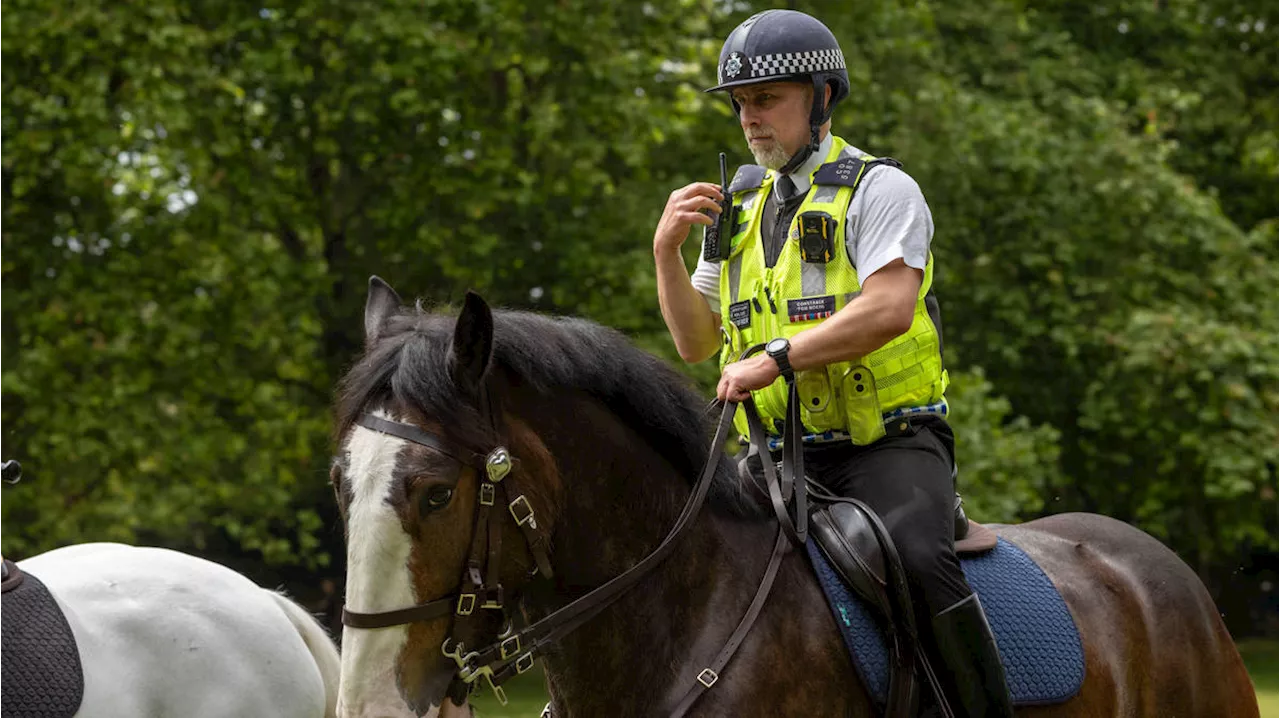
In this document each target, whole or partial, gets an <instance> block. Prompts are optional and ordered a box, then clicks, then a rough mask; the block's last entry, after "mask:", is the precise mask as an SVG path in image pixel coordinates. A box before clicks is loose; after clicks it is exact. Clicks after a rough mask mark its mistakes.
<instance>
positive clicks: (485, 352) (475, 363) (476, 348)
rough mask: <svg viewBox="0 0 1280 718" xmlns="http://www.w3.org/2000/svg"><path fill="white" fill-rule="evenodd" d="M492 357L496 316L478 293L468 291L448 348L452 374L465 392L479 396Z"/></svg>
mask: <svg viewBox="0 0 1280 718" xmlns="http://www.w3.org/2000/svg"><path fill="white" fill-rule="evenodd" d="M492 354H493V313H492V312H491V311H489V305H488V304H486V303H485V301H484V299H481V298H480V295H479V294H476V293H475V292H471V291H468V292H467V298H466V299H465V300H464V301H463V304H462V312H461V313H460V314H458V323H457V324H456V325H454V328H453V344H452V345H450V346H449V372H450V373H451V374H452V375H453V381H454V382H455V383H456V384H457V385H458V386H459V387H461V388H462V389H463V390H465V391H467V392H469V393H471V394H473V395H478V394H479V391H480V382H481V380H482V379H483V378H484V373H485V370H486V369H488V368H489V357H490V356H491V355H492Z"/></svg>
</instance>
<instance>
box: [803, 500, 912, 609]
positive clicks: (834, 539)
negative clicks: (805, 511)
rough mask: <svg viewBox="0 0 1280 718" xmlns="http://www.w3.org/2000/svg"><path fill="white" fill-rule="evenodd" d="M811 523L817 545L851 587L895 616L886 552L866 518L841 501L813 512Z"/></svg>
mask: <svg viewBox="0 0 1280 718" xmlns="http://www.w3.org/2000/svg"><path fill="white" fill-rule="evenodd" d="M810 521H811V530H812V531H813V533H814V535H815V536H816V538H817V543H818V546H819V547H820V548H821V549H822V552H823V553H824V554H825V555H826V556H827V559H828V560H830V561H831V563H832V564H833V565H834V566H835V567H836V570H838V571H839V572H840V573H841V575H843V576H844V578H845V580H846V581H848V582H849V585H850V586H851V587H852V588H853V589H854V590H855V591H856V592H857V593H858V594H859V595H860V596H862V597H863V598H864V599H866V600H867V601H869V602H870V603H872V605H874V606H875V607H876V608H877V609H879V610H881V611H883V612H884V615H886V616H891V615H893V610H892V606H891V605H890V604H889V599H888V595H887V593H886V587H887V586H888V580H887V577H886V568H885V557H884V552H883V551H882V550H881V547H880V542H879V541H878V540H877V539H876V534H875V531H874V530H873V529H872V527H871V525H870V523H869V522H868V521H867V517H866V515H864V514H863V513H862V512H861V511H859V510H858V509H857V508H856V507H855V506H853V505H851V504H848V503H845V502H840V501H838V502H835V503H832V504H827V505H824V506H820V507H819V508H817V509H816V510H814V511H813V514H812V516H811V517H810Z"/></svg>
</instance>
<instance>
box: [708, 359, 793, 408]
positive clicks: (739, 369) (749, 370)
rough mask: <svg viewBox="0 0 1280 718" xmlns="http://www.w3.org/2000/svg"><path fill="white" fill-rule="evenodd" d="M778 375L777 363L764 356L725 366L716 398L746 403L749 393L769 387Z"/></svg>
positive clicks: (717, 387)
mask: <svg viewBox="0 0 1280 718" xmlns="http://www.w3.org/2000/svg"><path fill="white" fill-rule="evenodd" d="M779 375H780V372H779V371H778V362H776V361H774V360H773V357H770V356H768V355H765V354H758V355H756V356H753V357H751V358H750V359H743V360H742V361H736V362H733V363H732V364H726V365H725V367H724V372H722V373H721V374H720V383H719V384H718V385H717V386H716V397H717V398H718V399H720V400H721V401H738V402H741V401H746V400H747V397H748V396H750V395H751V392H753V391H758V390H760V389H763V388H765V387H766V386H769V385H770V384H772V383H773V382H774V381H776V380H777V378H778V376H779Z"/></svg>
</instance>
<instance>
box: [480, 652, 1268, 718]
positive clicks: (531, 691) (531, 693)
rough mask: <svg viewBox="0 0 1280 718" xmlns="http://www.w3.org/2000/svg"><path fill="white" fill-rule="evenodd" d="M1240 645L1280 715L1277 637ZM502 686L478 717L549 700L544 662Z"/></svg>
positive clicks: (503, 717) (1263, 699)
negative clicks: (501, 694)
mask: <svg viewBox="0 0 1280 718" xmlns="http://www.w3.org/2000/svg"><path fill="white" fill-rule="evenodd" d="M1239 648H1240V655H1241V656H1243V657H1244V663H1245V666H1247V667H1248V668H1249V676H1250V677H1251V678H1253V686H1254V690H1256V691H1257V693H1258V711H1259V712H1260V713H1261V714H1262V718H1280V686H1278V685H1277V675H1276V674H1277V670H1278V669H1280V661H1277V650H1278V649H1280V644H1278V643H1277V641H1276V639H1274V638H1270V639H1268V638H1255V639H1250V640H1247V641H1241V642H1240V644H1239ZM503 689H504V690H506V692H507V698H508V701H509V702H508V703H507V705H505V706H504V705H501V704H500V703H498V701H497V700H495V699H494V697H493V693H492V692H485V693H484V694H482V695H481V696H479V697H477V698H476V699H475V700H474V701H472V705H473V706H474V707H475V712H476V718H537V716H538V714H539V713H541V712H542V707H543V706H544V705H546V703H547V692H546V690H545V689H544V688H543V678H542V665H541V664H538V666H537V667H535V668H534V669H533V670H532V671H529V672H528V673H526V674H524V675H523V676H517V677H516V678H514V679H512V680H511V682H509V683H507V685H505V686H503Z"/></svg>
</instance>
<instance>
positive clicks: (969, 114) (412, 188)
mask: <svg viewBox="0 0 1280 718" xmlns="http://www.w3.org/2000/svg"><path fill="white" fill-rule="evenodd" d="M790 6H792V7H794V8H796V9H801V10H805V11H807V12H810V13H812V14H814V15H817V16H819V17H821V18H823V19H824V20H825V21H826V22H827V23H828V24H829V25H830V26H831V27H832V29H833V31H834V32H835V33H836V35H837V37H838V38H839V39H840V41H841V44H842V47H843V48H844V51H845V55H846V58H847V60H848V62H849V65H850V76H851V79H852V84H853V93H852V99H851V100H850V101H849V102H848V103H847V104H846V105H845V106H842V107H841V109H840V110H839V112H837V115H836V120H835V128H834V129H835V131H836V133H837V134H840V135H842V136H844V137H846V138H847V139H849V140H850V141H852V142H853V143H854V144H856V145H858V146H859V147H861V148H863V149H865V150H867V151H870V152H873V153H875V154H879V155H891V156H893V157H896V158H898V159H900V160H902V161H903V162H904V163H905V165H906V167H907V169H908V170H909V171H910V172H911V174H912V175H913V176H914V177H915V178H916V179H917V181H918V182H919V183H920V185H921V186H922V188H923V190H924V192H925V195H926V197H927V198H928V200H929V203H930V206H931V207H932V209H933V212H934V218H935V222H936V226H937V228H938V229H937V235H936V237H935V240H934V242H935V243H934V251H935V255H936V257H937V259H938V263H939V273H938V277H937V283H938V286H939V292H940V297H941V301H942V305H943V310H944V313H945V320H944V326H945V329H946V342H947V349H948V358H947V359H948V365H949V366H950V367H951V369H952V373H953V375H954V379H955V388H954V391H953V395H952V403H953V407H954V410H955V425H956V430H957V433H958V436H959V448H958V451H959V454H960V457H959V458H960V465H961V490H962V492H963V493H964V494H965V496H966V500H967V503H968V508H969V510H970V512H971V513H972V514H973V515H974V516H976V517H978V518H980V519H982V520H986V521H1019V520H1025V519H1030V518H1034V517H1035V516H1039V515H1042V514H1045V513H1050V512H1061V511H1075V510H1083V511H1095V512H1101V513H1106V514H1109V515H1112V516H1116V517H1118V518H1121V519H1123V520H1126V521H1130V522H1133V523H1135V524H1137V525H1139V526H1141V527H1142V528H1144V529H1146V530H1147V531H1149V532H1151V533H1153V534H1154V535H1156V536H1157V537H1159V538H1160V539H1162V540H1163V541H1165V542H1166V543H1168V544H1169V545H1171V546H1172V547H1174V548H1175V550H1177V551H1178V552H1179V554H1180V555H1181V556H1182V557H1183V558H1184V559H1185V560H1186V561H1187V562H1188V563H1190V564H1191V565H1192V566H1193V567H1194V568H1195V569H1196V570H1197V571H1198V572H1199V573H1200V575H1201V576H1202V577H1203V578H1204V580H1205V581H1206V583H1207V584H1208V585H1209V587H1210V589H1211V591H1212V592H1213V593H1214V595H1215V597H1216V598H1217V600H1218V602H1219V606H1220V608H1221V609H1222V610H1223V612H1224V614H1225V615H1226V618H1227V620H1228V623H1229V624H1230V625H1231V627H1232V629H1233V631H1235V632H1237V634H1248V633H1269V634H1270V635H1274V633H1275V624H1276V593H1275V581H1276V576H1275V569H1276V536H1277V527H1276V517H1277V504H1276V483H1277V460H1276V457H1277V412H1278V408H1277V382H1278V381H1280V377H1278V376H1277V351H1278V347H1277V331H1276V329H1277V322H1278V318H1277V305H1278V302H1280V297H1278V296H1277V283H1278V281H1280V278H1278V276H1277V259H1278V258H1277V211H1276V207H1277V205H1276V197H1277V194H1276V189H1277V110H1276V106H1277V73H1276V67H1277V52H1276V50H1277V33H1276V26H1277V8H1276V5H1275V4H1274V3H1265V2H1261V1H1260V0H1249V1H1248V2H1226V1H1225V0H1208V1H1203V0H1202V1H1199V2H1191V1H1189V0H1160V1H1159V2H1151V0H1142V1H1141V2H1138V1H1136V0H1114V1H1112V2H1106V3H1082V2H1068V1H1066V0H1059V1H1053V0H1040V1H1030V2H1012V1H1009V0H1002V1H996V2H980V3H979V2H937V1H933V0H921V1H919V2H914V3H910V4H900V3H896V2H889V1H887V0H866V2H861V3H858V4H857V6H856V7H851V6H850V5H849V4H848V3H841V2H818V1H814V2H793V3H790ZM764 7H765V6H764V5H760V4H757V3H752V2H739V1H732V0H731V1H729V2H723V1H712V0H649V1H648V2H645V3H631V2H618V1H617V0H607V1H604V2H601V1H593V2H585V0H563V1H560V2H555V3H523V2H514V1H513V0H486V2H483V3H477V2H472V1H470V0H427V1H426V2H422V1H421V0H419V1H416V2H406V1H404V0H386V1H385V2H382V3H376V4H368V3H342V2H334V1H331V0H299V2H295V3H290V4H288V6H287V7H255V6H252V5H244V4H241V3H230V2H225V1H222V0H208V1H207V2H201V3H180V2H173V1H172V0H157V1H156V2H152V3H145V4H134V3H124V4H120V3H117V4H110V5H102V4H100V3H90V2H84V1H83V0H72V1H71V2H61V3H52V2H48V0H13V1H11V2H7V3H5V4H4V7H3V10H2V12H3V20H4V22H3V31H2V32H3V36H2V40H3V43H2V44H0V47H2V50H0V53H2V60H3V64H4V67H5V70H6V72H5V73H4V75H3V97H2V98H0V110H2V116H0V130H2V131H3V134H4V137H5V142H4V144H3V151H2V158H3V251H2V252H0V263H2V265H3V275H2V276H3V281H2V282H0V291H2V293H3V297H2V307H3V326H2V330H0V331H2V334H0V348H2V357H0V360H2V363H3V377H2V380H3V384H2V388H3V392H2V397H3V419H4V422H3V432H2V436H3V440H4V442H5V444H4V450H5V451H4V455H5V457H6V458H19V459H21V460H22V461H23V463H24V466H25V467H26V470H27V474H28V476H29V477H31V478H30V479H29V480H28V481H27V482H24V483H23V484H20V485H18V486H16V487H7V488H6V489H5V495H4V499H5V500H4V502H3V520H4V527H5V532H4V548H5V552H6V554H7V555H12V556H18V557H20V556H23V555H30V554H32V553H34V552H37V551H40V550H44V549H47V548H51V547H53V546H56V545H60V544H65V543H70V542H78V541H89V540H119V541H134V542H145V543H154V544H161V545H167V546H172V547H175V548H180V549H184V550H188V551H194V552H197V553H202V554H204V555H209V556H213V557H217V558H219V559H220V560H223V561H225V562H228V563H232V564H233V565H237V566H239V567H241V568H243V569H244V570H247V571H249V572H250V573H251V574H253V575H254V576H255V577H258V578H259V579H260V580H279V581H283V582H286V583H290V584H292V585H295V586H297V587H299V588H298V590H299V591H300V592H301V593H303V594H304V595H307V593H308V591H310V592H312V594H315V593H317V592H318V591H319V589H317V588H315V587H317V586H320V585H324V586H326V587H327V590H328V591H329V592H330V593H331V594H332V592H333V586H335V585H337V586H340V585H341V581H342V579H341V576H342V538H341V529H340V528H339V527H338V526H337V523H336V517H335V512H334V510H333V508H332V500H331V496H330V494H329V489H328V487H327V485H326V480H325V475H326V473H327V471H326V469H327V461H328V457H329V455H330V451H331V447H330V443H329V442H330V439H329V435H328V431H329V405H330V401H331V392H332V387H333V386H334V384H335V382H336V380H337V378H338V377H339V376H340V375H341V374H342V372H343V370H344V368H345V367H346V366H347V365H349V363H350V362H351V361H352V359H353V357H354V356H355V354H356V353H357V352H358V350H359V346H360V316H361V311H362V305H363V299H364V296H363V293H364V287H365V282H366V280H367V278H368V276H369V275H370V274H374V273H376V274H379V275H381V276H383V277H385V278H387V279H388V280H389V281H390V282H391V283H392V284H393V285H394V286H396V287H397V288H399V289H400V290H401V292H402V293H403V294H406V295H410V296H412V295H416V296H420V297H422V298H424V299H425V300H427V301H429V302H433V303H449V302H456V301H457V300H459V299H460V297H461V295H462V293H463V292H464V291H465V290H466V289H467V288H475V289H477V290H479V291H481V292H482V293H483V294H484V295H485V296H486V297H487V298H488V299H489V300H490V301H491V302H492V303H495V304H501V305H506V306H512V307H525V308H533V309H537V310H540V311H545V312H552V313H560V314H577V315H583V316H587V317H590V318H592V319H594V320H596V321H599V322H602V323H605V324H608V325H611V326H614V327H617V328H619V329H621V330H623V331H625V332H627V333H628V334H629V335H630V336H632V337H633V338H634V340H635V341H636V342H637V343H638V344H639V345H641V346H643V347H645V348H647V349H649V350H651V351H653V352H656V353H658V354H661V355H663V356H666V357H668V358H670V359H671V360H672V361H673V362H678V359H677V358H676V355H675V352H674V350H673V348H672V346H671V343H670V340H669V339H668V338H667V336H666V333H665V331H664V329H663V325H662V321H661V318H660V315H659V313H658V311H657V303H656V294H655V284H654V274H653V264H652V255H651V236H652V229H653V226H654V224H655V223H656V220H657V218H658V215H659V214H660V212H661V209H662V206H663V203H664V201H665V197H666V195H667V193H669V192H670V191H671V190H672V189H673V188H675V187H678V186H680V185H683V184H685V183H687V182H690V181H693V180H695V179H699V180H712V179H714V177H715V152H716V151H718V150H725V151H729V152H731V156H732V157H733V158H734V160H735V161H738V162H747V161H750V157H749V154H748V153H747V152H746V150H745V147H744V145H743V142H742V140H741V134H740V130H739V129H738V128H737V125H736V122H735V120H734V118H733V116H732V113H731V110H730V108H729V107H728V106H727V104H726V103H724V101H723V100H722V99H720V98H718V97H713V96H707V95H704V94H702V93H701V91H700V90H701V88H702V87H704V86H706V85H708V84H710V81H711V79H712V78H713V77H714V75H715V69H714V68H715V58H716V55H717V53H718V50H719V46H720V42H721V40H722V38H723V36H724V35H726V34H727V33H728V31H729V30H730V29H731V28H732V27H733V26H734V25H735V24H736V23H737V22H739V21H740V20H742V19H744V18H745V17H746V16H747V15H749V14H750V13H751V12H753V11H755V10H757V9H762V8H764ZM695 244H696V242H689V243H688V245H687V247H686V249H687V251H688V256H687V258H688V259H689V261H690V264H692V261H693V259H694V254H695V252H696V250H697V248H696V247H695V246H694V245H695ZM687 370H688V371H689V372H690V373H691V374H692V375H693V376H695V377H696V378H697V379H698V380H699V381H702V382H704V385H707V386H709V382H710V381H711V380H712V379H713V377H714V376H715V367H714V366H712V365H711V364H704V365H698V366H691V367H687ZM326 580H327V582H326ZM321 598H322V597H317V599H316V600H320V599H321ZM331 598H332V596H331Z"/></svg>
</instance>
